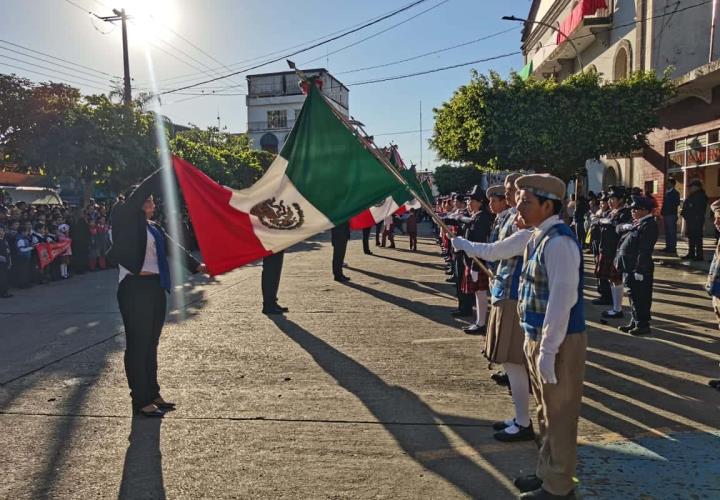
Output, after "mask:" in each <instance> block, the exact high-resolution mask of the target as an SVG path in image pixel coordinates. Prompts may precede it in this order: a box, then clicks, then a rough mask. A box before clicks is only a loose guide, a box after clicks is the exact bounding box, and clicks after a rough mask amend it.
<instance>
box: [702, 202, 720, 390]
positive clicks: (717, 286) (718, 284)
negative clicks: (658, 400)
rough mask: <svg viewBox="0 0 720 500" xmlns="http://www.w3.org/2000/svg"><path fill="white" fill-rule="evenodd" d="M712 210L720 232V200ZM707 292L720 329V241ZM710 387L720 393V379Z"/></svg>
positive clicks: (716, 227)
mask: <svg viewBox="0 0 720 500" xmlns="http://www.w3.org/2000/svg"><path fill="white" fill-rule="evenodd" d="M710 208H711V209H712V212H713V215H714V217H715V229H717V230H718V231H720V200H716V201H715V202H713V204H712V205H710ZM705 290H707V293H709V294H710V297H712V306H713V311H714V312H715V319H716V320H717V322H718V328H720V241H719V242H718V244H717V245H716V246H715V254H714V255H713V259H712V263H711V264H710V272H709V273H708V277H707V282H706V284H705ZM708 385H709V386H710V387H712V388H713V389H716V390H718V391H720V379H712V380H710V381H709V382H708Z"/></svg>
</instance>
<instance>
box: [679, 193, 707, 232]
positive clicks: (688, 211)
mask: <svg viewBox="0 0 720 500" xmlns="http://www.w3.org/2000/svg"><path fill="white" fill-rule="evenodd" d="M707 205H708V199H707V195H706V194H705V191H704V190H702V189H699V190H697V191H695V192H694V193H692V194H691V195H689V196H688V197H687V198H685V201H684V202H683V206H682V211H681V212H680V215H682V216H683V218H684V219H685V220H686V221H687V222H688V224H692V223H695V224H702V223H703V222H704V221H705V211H706V210H707Z"/></svg>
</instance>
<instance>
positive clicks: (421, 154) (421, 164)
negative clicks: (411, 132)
mask: <svg viewBox="0 0 720 500" xmlns="http://www.w3.org/2000/svg"><path fill="white" fill-rule="evenodd" d="M422 131H423V128H422V99H421V100H420V170H422V169H423V162H422V156H423V137H422Z"/></svg>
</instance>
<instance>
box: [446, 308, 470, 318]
mask: <svg viewBox="0 0 720 500" xmlns="http://www.w3.org/2000/svg"><path fill="white" fill-rule="evenodd" d="M450 316H452V317H453V318H464V317H466V316H472V311H461V310H460V309H455V310H454V311H452V312H451V313H450Z"/></svg>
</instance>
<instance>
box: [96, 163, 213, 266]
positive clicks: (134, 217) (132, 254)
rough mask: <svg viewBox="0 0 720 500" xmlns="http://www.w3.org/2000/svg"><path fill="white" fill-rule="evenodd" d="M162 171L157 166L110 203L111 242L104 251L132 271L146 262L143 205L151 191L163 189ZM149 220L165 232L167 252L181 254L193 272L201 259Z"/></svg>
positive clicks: (159, 192) (184, 262)
mask: <svg viewBox="0 0 720 500" xmlns="http://www.w3.org/2000/svg"><path fill="white" fill-rule="evenodd" d="M161 175H162V170H156V171H155V172H154V173H153V174H151V175H150V176H149V177H148V178H146V179H145V180H144V181H142V183H141V184H140V185H139V186H138V187H137V188H136V189H135V190H134V191H133V192H132V193H131V194H130V195H129V196H128V197H127V198H126V199H125V201H119V202H117V203H116V204H115V205H113V208H112V211H111V213H110V221H111V224H112V246H111V247H110V250H108V253H107V255H108V257H109V258H110V260H111V261H113V262H116V263H118V264H120V265H121V266H123V267H124V268H125V269H127V270H128V271H130V272H131V273H133V274H138V273H139V272H140V271H141V270H142V266H143V263H144V262H145V248H146V246H147V225H148V220H147V218H146V217H145V212H143V209H142V208H143V205H144V204H145V200H147V199H148V198H149V197H150V195H153V194H161V193H162V189H161V186H162V177H161ZM152 224H153V225H154V227H155V228H157V229H159V230H160V231H161V232H162V233H163V234H164V236H165V242H166V245H165V248H167V253H169V254H176V255H180V256H181V257H182V262H183V264H184V265H185V267H186V268H187V269H188V271H190V272H192V273H196V272H197V268H198V266H199V265H200V262H199V261H198V260H197V259H195V257H193V256H192V255H190V253H189V252H188V251H187V250H185V249H184V248H183V247H181V246H180V245H179V244H178V243H177V242H176V241H175V240H173V239H172V238H170V236H169V235H168V234H167V233H166V232H165V231H164V230H163V228H162V227H160V226H159V225H158V224H155V223H152Z"/></svg>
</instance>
